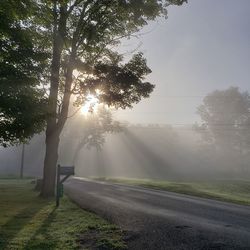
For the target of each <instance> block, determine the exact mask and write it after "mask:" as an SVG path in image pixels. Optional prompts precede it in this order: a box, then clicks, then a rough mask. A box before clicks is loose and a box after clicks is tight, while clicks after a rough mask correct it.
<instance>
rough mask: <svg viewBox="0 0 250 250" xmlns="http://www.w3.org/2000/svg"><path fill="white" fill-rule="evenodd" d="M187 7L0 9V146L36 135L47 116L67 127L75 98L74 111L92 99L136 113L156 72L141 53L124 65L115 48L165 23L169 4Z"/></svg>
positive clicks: (74, 2) (28, 3) (76, 3)
mask: <svg viewBox="0 0 250 250" xmlns="http://www.w3.org/2000/svg"><path fill="white" fill-rule="evenodd" d="M184 2H186V0H103V1H99V0H63V1H61V0H60V1H59V0H58V1H57V0H54V1H50V0H45V1H40V0H20V1H15V0H10V1H4V2H3V3H1V6H0V21H1V27H0V37H1V51H0V60H1V61H0V64H1V65H0V66H1V71H0V87H1V89H0V100H1V102H0V116H1V117H0V119H1V120H0V131H1V134H0V143H1V144H4V143H5V144H9V143H17V142H18V141H23V140H25V138H29V137H31V136H32V135H33V134H34V133H37V132H39V131H41V130H42V129H44V126H45V121H46V118H47V117H48V115H50V116H54V117H55V119H56V121H57V125H58V126H60V127H61V128H63V126H64V124H65V121H66V120H67V114H68V107H69V99H70V96H71V95H76V97H77V98H76V102H75V105H82V104H83V103H84V102H85V101H86V97H87V96H88V94H92V95H96V96H97V97H98V98H99V100H100V102H102V103H104V104H108V105H111V106H114V107H116V108H119V107H120V108H127V107H130V108H131V107H132V105H133V104H134V103H138V102H139V101H140V100H141V98H144V97H148V96H149V94H150V93H151V92H152V90H153V88H154V85H152V84H151V83H149V82H147V81H145V77H146V75H147V74H149V73H150V72H151V71H150V69H149V68H148V66H147V64H146V60H145V59H144V58H143V55H142V53H138V54H136V55H134V56H133V57H132V59H131V60H130V61H128V62H127V63H124V62H123V56H122V55H121V54H119V53H118V52H117V45H118V44H119V42H120V40H121V39H122V38H124V37H130V36H132V35H133V34H134V33H135V32H137V31H139V30H140V29H141V28H142V27H143V26H144V25H146V24H147V23H148V21H152V20H155V19H156V18H157V17H159V16H164V17H167V7H168V6H169V5H181V4H183V3H184ZM51 68H53V69H54V73H53V74H52V71H51ZM52 82H53V84H52ZM46 94H49V95H50V99H48V98H47V96H46ZM54 104H56V106H55V105H54ZM54 107H56V108H54Z"/></svg>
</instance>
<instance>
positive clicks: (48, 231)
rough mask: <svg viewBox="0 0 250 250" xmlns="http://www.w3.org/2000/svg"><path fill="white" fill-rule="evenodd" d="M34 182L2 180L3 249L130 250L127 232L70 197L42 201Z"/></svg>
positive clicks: (0, 219) (0, 230)
mask: <svg viewBox="0 0 250 250" xmlns="http://www.w3.org/2000/svg"><path fill="white" fill-rule="evenodd" d="M33 189H34V186H33V184H31V180H27V179H26V180H18V179H0V201H1V202H0V249H4V250H8V249H9V250H21V249H25V250H42V249H44V250H45V249H46V250H52V249H65V250H70V249H126V246H125V244H124V242H123V239H122V237H123V232H122V231H121V230H120V229H118V228H117V227H116V226H114V225H112V224H109V223H108V222H107V221H105V220H103V219H102V218H100V217H98V216H96V215H94V214H92V213H89V212H86V211H84V210H82V209H80V208H79V207H78V206H77V205H75V204H73V203H72V202H70V201H69V200H68V199H67V198H66V197H64V198H63V199H62V202H61V205H60V207H59V208H57V209H56V208H55V203H54V200H49V201H48V200H45V199H42V198H40V197H38V193H37V192H35V191H33Z"/></svg>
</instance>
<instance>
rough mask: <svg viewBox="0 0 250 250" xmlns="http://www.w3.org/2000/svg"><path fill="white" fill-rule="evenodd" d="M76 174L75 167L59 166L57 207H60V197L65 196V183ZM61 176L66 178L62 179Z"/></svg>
mask: <svg viewBox="0 0 250 250" xmlns="http://www.w3.org/2000/svg"><path fill="white" fill-rule="evenodd" d="M74 174H75V167H74V166H60V165H58V166H57V178H56V206H57V207H58V206H59V202H60V197H62V196H63V182H64V181H66V180H67V179H68V178H69V177H70V176H71V175H74ZM61 175H63V176H64V177H63V178H62V179H61Z"/></svg>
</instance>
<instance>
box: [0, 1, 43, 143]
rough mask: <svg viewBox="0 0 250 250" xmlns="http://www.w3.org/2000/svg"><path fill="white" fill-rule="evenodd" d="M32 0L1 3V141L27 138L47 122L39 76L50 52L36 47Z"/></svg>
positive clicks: (13, 141) (9, 141)
mask: <svg viewBox="0 0 250 250" xmlns="http://www.w3.org/2000/svg"><path fill="white" fill-rule="evenodd" d="M32 6H33V5H32V2H31V1H4V2H3V3H1V6H0V23H1V25H0V144H2V145H9V144H14V143H18V142H22V141H24V140H25V139H26V138H30V137H31V136H33V134H34V133H38V132H40V131H41V130H43V128H44V125H45V104H46V99H45V98H44V92H43V91H41V90H39V89H38V88H37V86H38V85H39V78H40V76H41V73H42V71H43V69H44V67H45V61H46V58H47V55H46V54H45V53H43V52H42V51H40V50H38V49H36V48H35V46H34V39H35V38H34V36H33V35H34V34H33V32H31V31H30V28H29V26H28V25H26V24H25V20H27V19H28V18H29V14H30V13H29V8H31V9H32ZM22 23H23V24H22Z"/></svg>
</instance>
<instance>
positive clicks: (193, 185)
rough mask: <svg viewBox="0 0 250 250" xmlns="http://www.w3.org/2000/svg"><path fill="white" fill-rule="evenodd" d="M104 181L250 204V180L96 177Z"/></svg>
mask: <svg viewBox="0 0 250 250" xmlns="http://www.w3.org/2000/svg"><path fill="white" fill-rule="evenodd" d="M95 179H97V180H102V181H110V182H114V183H123V184H128V185H136V186H142V187H147V188H153V189H161V190H167V191H171V192H176V193H182V194H188V195H193V196H198V197H203V198H211V199H217V200H221V201H228V202H233V203H236V204H242V205H250V181H246V180H217V181H210V182H201V181H200V182H197V181H196V182H172V181H154V180H147V179H126V178H95Z"/></svg>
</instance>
